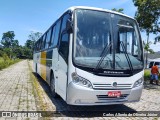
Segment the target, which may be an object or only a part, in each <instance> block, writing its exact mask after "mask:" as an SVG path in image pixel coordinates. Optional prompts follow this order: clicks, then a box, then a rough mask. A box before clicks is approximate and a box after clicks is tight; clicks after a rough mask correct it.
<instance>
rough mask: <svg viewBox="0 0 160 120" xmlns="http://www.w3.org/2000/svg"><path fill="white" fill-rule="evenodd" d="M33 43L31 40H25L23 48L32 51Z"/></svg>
mask: <svg viewBox="0 0 160 120" xmlns="http://www.w3.org/2000/svg"><path fill="white" fill-rule="evenodd" d="M34 43H35V42H34V41H33V40H27V41H26V43H25V47H27V48H29V49H31V50H32V49H33V45H34Z"/></svg>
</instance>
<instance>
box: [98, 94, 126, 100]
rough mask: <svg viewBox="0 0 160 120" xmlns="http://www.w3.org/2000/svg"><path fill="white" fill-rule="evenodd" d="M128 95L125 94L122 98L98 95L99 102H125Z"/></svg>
mask: <svg viewBox="0 0 160 120" xmlns="http://www.w3.org/2000/svg"><path fill="white" fill-rule="evenodd" d="M127 96H128V94H123V95H121V96H120V97H108V95H97V98H98V100H123V99H125V98H126V97H127Z"/></svg>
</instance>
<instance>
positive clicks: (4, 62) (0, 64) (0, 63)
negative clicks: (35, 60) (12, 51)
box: [0, 54, 20, 70]
mask: <svg viewBox="0 0 160 120" xmlns="http://www.w3.org/2000/svg"><path fill="white" fill-rule="evenodd" d="M19 61H20V59H9V57H8V56H7V55H6V54H4V55H3V57H0V70H1V69H3V68H6V67H8V66H10V65H12V64H14V63H17V62H19Z"/></svg>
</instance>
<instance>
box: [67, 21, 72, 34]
mask: <svg viewBox="0 0 160 120" xmlns="http://www.w3.org/2000/svg"><path fill="white" fill-rule="evenodd" d="M66 30H67V33H73V23H72V21H71V20H70V19H68V20H67V23H66Z"/></svg>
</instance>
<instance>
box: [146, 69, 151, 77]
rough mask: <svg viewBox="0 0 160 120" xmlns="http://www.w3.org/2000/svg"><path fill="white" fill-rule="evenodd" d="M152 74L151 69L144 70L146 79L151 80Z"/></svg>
mask: <svg viewBox="0 0 160 120" xmlns="http://www.w3.org/2000/svg"><path fill="white" fill-rule="evenodd" d="M150 75H151V71H150V70H148V69H146V70H145V71H144V80H149V79H150Z"/></svg>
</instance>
